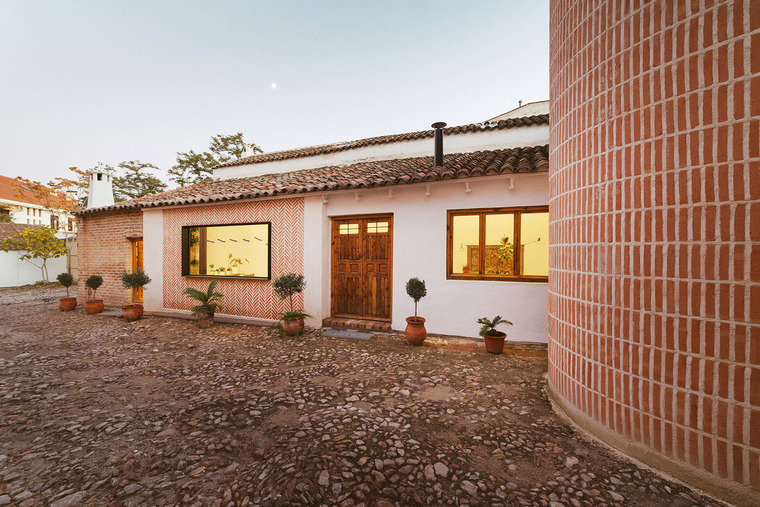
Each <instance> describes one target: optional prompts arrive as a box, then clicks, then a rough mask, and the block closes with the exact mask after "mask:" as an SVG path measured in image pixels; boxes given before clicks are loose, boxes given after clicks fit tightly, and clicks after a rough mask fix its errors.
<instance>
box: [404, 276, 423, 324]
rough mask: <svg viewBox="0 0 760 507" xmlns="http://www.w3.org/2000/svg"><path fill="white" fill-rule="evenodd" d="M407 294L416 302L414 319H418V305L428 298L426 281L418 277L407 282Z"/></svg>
mask: <svg viewBox="0 0 760 507" xmlns="http://www.w3.org/2000/svg"><path fill="white" fill-rule="evenodd" d="M406 293H407V294H409V297H410V298H412V299H413V300H414V318H415V319H416V318H417V303H418V302H419V300H420V299H422V298H424V297H425V296H427V288H425V280H420V279H419V278H417V277H414V278H410V279H409V281H408V282H406Z"/></svg>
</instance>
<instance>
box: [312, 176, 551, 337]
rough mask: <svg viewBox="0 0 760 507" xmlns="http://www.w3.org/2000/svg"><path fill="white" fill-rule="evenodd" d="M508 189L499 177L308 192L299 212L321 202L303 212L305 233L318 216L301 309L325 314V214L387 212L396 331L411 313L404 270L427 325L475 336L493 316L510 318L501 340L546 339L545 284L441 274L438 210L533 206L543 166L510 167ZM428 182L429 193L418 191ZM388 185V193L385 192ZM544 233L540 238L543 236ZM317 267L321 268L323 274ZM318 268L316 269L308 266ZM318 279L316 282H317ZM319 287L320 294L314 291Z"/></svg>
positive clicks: (543, 182) (540, 199)
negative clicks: (414, 282) (422, 285)
mask: <svg viewBox="0 0 760 507" xmlns="http://www.w3.org/2000/svg"><path fill="white" fill-rule="evenodd" d="M513 177H514V180H513V182H514V189H511V190H510V189H508V180H507V178H506V177H505V176H494V177H486V178H479V179H470V180H468V181H469V188H470V192H466V191H465V190H466V187H465V182H464V181H454V182H451V181H447V182H437V183H432V184H430V186H429V187H427V186H426V185H424V184H417V185H409V186H395V187H386V188H382V189H371V190H364V191H360V192H359V194H358V195H359V200H357V199H356V194H355V193H354V192H340V193H334V194H326V195H325V196H324V197H325V198H326V199H327V203H326V204H323V205H322V204H321V203H322V197H320V196H314V197H312V198H310V202H312V204H311V205H310V206H308V207H307V213H313V214H315V215H316V213H317V210H318V206H319V205H322V206H323V213H324V215H323V220H321V221H319V220H317V218H316V216H313V217H311V218H310V219H309V218H308V217H307V223H308V224H309V227H307V228H306V236H307V237H309V238H310V237H311V236H312V233H314V234H313V235H314V236H316V235H317V234H316V233H315V231H313V230H312V229H311V227H314V226H316V225H317V224H318V223H320V222H321V224H322V231H321V234H320V236H321V238H322V239H321V252H322V256H321V257H322V265H321V266H319V264H318V263H316V262H314V261H313V260H308V259H309V257H313V258H316V257H317V252H319V250H318V248H319V244H318V242H316V241H313V240H311V239H310V240H309V241H310V243H309V245H310V246H309V247H308V248H307V249H305V254H306V257H307V262H306V263H305V265H304V267H305V268H306V269H305V273H304V274H305V275H306V278H307V282H308V283H309V284H310V285H309V287H308V291H309V292H310V294H309V295H308V298H307V299H305V301H304V302H305V305H304V306H305V309H306V311H307V312H308V313H311V314H312V315H317V314H319V315H321V316H327V315H329V308H330V276H329V266H330V248H329V247H330V241H329V225H330V222H329V217H338V216H344V215H360V214H370V213H392V214H393V225H394V232H393V304H392V327H393V329H396V330H403V329H404V328H405V327H406V320H405V319H406V317H408V316H410V315H413V312H414V302H413V301H412V300H411V299H410V298H409V296H407V294H406V282H407V280H408V279H409V278H411V277H414V276H416V277H418V278H420V279H423V280H425V282H426V286H427V291H428V295H427V297H425V298H424V299H422V300H421V301H420V302H419V305H418V314H419V315H421V316H422V317H425V318H426V319H427V322H426V324H425V326H426V328H427V330H428V332H430V333H438V334H450V335H459V336H471V337H477V336H478V330H479V325H478V324H477V323H476V321H477V319H478V318H480V317H486V316H487V317H489V318H490V317H494V316H496V315H501V316H502V317H503V318H506V319H507V320H511V321H512V322H513V323H514V325H513V326H511V327H504V328H503V329H502V330H503V331H506V332H507V339H508V340H514V341H533V342H546V341H547V333H548V320H547V315H548V284H547V283H537V282H501V281H481V280H447V279H446V212H447V210H452V209H467V208H488V207H510V206H535V205H546V204H548V202H549V181H548V175H547V173H537V174H516V175H514V176H513ZM428 188H429V189H430V194H431V195H429V196H426V195H425V193H426V190H427V189H428ZM391 191H392V194H393V197H389V192H391ZM547 240H548V238H547ZM325 270H326V271H327V273H325ZM318 271H321V274H320V275H319V276H316V273H317V272H318ZM318 285H321V286H318ZM317 290H319V292H320V294H321V298H318V297H316V293H315V291H317Z"/></svg>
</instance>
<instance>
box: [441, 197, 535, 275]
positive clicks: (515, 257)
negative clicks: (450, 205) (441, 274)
mask: <svg viewBox="0 0 760 507" xmlns="http://www.w3.org/2000/svg"><path fill="white" fill-rule="evenodd" d="M447 218H448V219H447V226H446V229H447V241H446V263H447V267H446V269H447V272H446V277H447V278H448V279H461V280H503V281H520V282H546V281H548V279H549V241H548V240H549V207H548V206H529V207H520V208H489V209H472V210H452V211H449V212H448V217H447Z"/></svg>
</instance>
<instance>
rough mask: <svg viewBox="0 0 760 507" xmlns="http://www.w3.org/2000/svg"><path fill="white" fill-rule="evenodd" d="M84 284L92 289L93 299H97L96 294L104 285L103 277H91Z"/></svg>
mask: <svg viewBox="0 0 760 507" xmlns="http://www.w3.org/2000/svg"><path fill="white" fill-rule="evenodd" d="M84 284H85V285H86V286H87V287H89V288H91V289H92V299H93V300H94V299H95V293H96V292H97V291H98V288H100V286H101V285H103V277H102V276H100V275H90V276H88V277H87V280H85V282H84Z"/></svg>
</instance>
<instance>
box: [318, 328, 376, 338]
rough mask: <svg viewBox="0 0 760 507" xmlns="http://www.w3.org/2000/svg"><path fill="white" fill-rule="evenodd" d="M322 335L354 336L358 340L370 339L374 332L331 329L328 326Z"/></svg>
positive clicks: (336, 336)
mask: <svg viewBox="0 0 760 507" xmlns="http://www.w3.org/2000/svg"><path fill="white" fill-rule="evenodd" d="M322 336H330V337H333V338H354V339H356V340H369V339H370V338H372V337H373V336H375V335H374V333H363V332H361V331H352V330H349V329H331V328H326V329H323V330H322Z"/></svg>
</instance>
